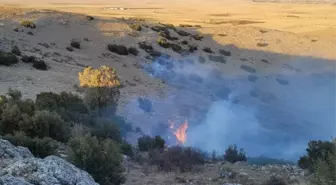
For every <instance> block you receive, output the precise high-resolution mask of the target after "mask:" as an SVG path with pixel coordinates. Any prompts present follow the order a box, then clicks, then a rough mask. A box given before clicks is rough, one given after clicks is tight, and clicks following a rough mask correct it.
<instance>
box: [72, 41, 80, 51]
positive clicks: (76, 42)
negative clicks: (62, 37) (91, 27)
mask: <svg viewBox="0 0 336 185" xmlns="http://www.w3.org/2000/svg"><path fill="white" fill-rule="evenodd" d="M70 46H71V47H73V48H76V49H80V48H81V45H80V42H79V41H77V40H71V42H70Z"/></svg>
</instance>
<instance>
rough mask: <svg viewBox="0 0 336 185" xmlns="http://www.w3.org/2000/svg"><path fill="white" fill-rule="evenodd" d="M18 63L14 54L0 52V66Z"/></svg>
mask: <svg viewBox="0 0 336 185" xmlns="http://www.w3.org/2000/svg"><path fill="white" fill-rule="evenodd" d="M18 62H19V60H18V58H17V57H16V56H15V55H14V54H12V53H6V52H3V51H0V65H4V66H11V65H13V64H17V63H18Z"/></svg>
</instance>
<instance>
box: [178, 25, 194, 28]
mask: <svg viewBox="0 0 336 185" xmlns="http://www.w3.org/2000/svg"><path fill="white" fill-rule="evenodd" d="M179 27H182V28H187V27H193V26H192V25H191V24H180V25H179Z"/></svg>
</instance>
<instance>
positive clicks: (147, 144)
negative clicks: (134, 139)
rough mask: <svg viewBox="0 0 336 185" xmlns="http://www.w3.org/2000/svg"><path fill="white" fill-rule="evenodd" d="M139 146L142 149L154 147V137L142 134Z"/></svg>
mask: <svg viewBox="0 0 336 185" xmlns="http://www.w3.org/2000/svg"><path fill="white" fill-rule="evenodd" d="M138 148H139V150H140V151H148V150H150V149H153V138H151V137H150V136H142V137H140V138H139V139H138Z"/></svg>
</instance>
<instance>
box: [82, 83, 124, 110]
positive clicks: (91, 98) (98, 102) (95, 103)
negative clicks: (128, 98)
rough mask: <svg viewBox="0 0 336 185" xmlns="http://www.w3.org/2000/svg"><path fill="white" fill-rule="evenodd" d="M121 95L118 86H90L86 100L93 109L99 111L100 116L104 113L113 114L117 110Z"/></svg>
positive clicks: (86, 93) (85, 95) (85, 96)
mask: <svg viewBox="0 0 336 185" xmlns="http://www.w3.org/2000/svg"><path fill="white" fill-rule="evenodd" d="M119 95H120V92H119V88H117V87H113V88H108V87H97V88H88V89H86V91H85V94H84V101H85V103H86V104H87V105H88V107H89V108H90V110H91V111H93V112H97V113H98V114H99V115H100V116H102V115H104V114H108V115H109V116H113V115H115V112H116V110H117V104H118V100H119Z"/></svg>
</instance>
